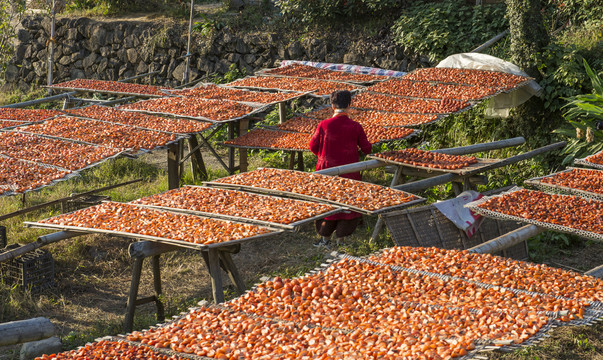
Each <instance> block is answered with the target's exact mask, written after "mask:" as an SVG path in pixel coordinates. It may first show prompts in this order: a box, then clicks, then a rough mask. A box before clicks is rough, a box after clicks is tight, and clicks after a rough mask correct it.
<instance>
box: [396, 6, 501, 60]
mask: <svg viewBox="0 0 603 360" xmlns="http://www.w3.org/2000/svg"><path fill="white" fill-rule="evenodd" d="M507 27H508V22H507V20H506V19H505V6H504V5H503V4H496V5H489V6H473V5H467V3H466V2H465V1H464V0H444V1H442V2H440V3H430V2H417V3H414V4H413V5H411V6H410V7H409V8H408V9H407V10H406V11H405V12H404V13H403V15H402V16H401V17H400V18H399V19H398V20H397V21H396V22H395V24H394V26H393V27H392V31H393V33H394V35H395V39H396V42H398V44H400V45H401V46H403V47H404V48H405V49H406V50H407V51H409V52H411V53H414V54H419V55H426V56H428V57H429V59H430V60H431V61H438V60H442V59H443V58H445V57H446V56H448V55H452V54H456V53H461V52H468V51H471V50H472V49H474V48H475V47H477V46H479V45H481V44H482V43H484V42H486V41H487V40H489V39H490V38H492V37H493V36H494V35H496V34H498V33H500V32H502V31H504V30H505V29H506V28H507Z"/></svg>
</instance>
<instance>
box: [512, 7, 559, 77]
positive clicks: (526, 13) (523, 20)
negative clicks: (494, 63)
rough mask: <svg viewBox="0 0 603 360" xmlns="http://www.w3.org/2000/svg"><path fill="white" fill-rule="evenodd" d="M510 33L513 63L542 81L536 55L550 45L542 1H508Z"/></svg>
mask: <svg viewBox="0 0 603 360" xmlns="http://www.w3.org/2000/svg"><path fill="white" fill-rule="evenodd" d="M506 4H507V18H508V20H509V33H510V36H511V61H512V62H513V63H514V64H516V65H517V66H519V67H520V68H522V69H523V70H524V71H525V72H526V73H528V75H530V76H533V77H534V78H536V79H540V73H539V72H538V66H537V65H538V64H537V61H536V57H535V56H534V55H536V54H538V53H540V52H541V51H542V50H543V49H544V47H545V46H547V45H548V43H549V34H548V32H547V30H546V28H545V26H544V21H543V18H542V13H541V11H540V10H541V9H542V7H541V3H540V0H506Z"/></svg>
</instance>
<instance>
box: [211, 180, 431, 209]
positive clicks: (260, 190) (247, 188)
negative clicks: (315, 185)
mask: <svg viewBox="0 0 603 360" xmlns="http://www.w3.org/2000/svg"><path fill="white" fill-rule="evenodd" d="M203 184H205V185H207V186H212V187H217V188H224V189H233V190H244V191H250V192H255V193H259V194H267V195H276V196H279V197H284V198H289V199H300V200H308V201H314V202H319V203H323V204H329V205H335V206H338V207H341V208H343V209H347V210H352V211H357V212H359V213H362V214H366V215H378V214H381V213H385V212H389V211H393V210H398V209H403V208H406V207H410V206H414V205H417V204H420V203H422V202H424V201H425V199H424V198H422V197H419V196H417V195H413V196H415V197H416V198H417V199H416V200H412V201H409V202H406V203H403V204H398V205H394V206H388V207H384V208H381V209H378V210H372V211H371V210H366V209H362V208H359V207H356V206H350V205H346V204H343V203H340V202H337V201H331V200H327V199H322V198H318V197H313V196H309V195H303V194H296V193H291V192H285V191H279V190H271V189H264V188H260V187H255V186H249V185H236V184H225V183H218V182H213V181H207V182H204V183H203Z"/></svg>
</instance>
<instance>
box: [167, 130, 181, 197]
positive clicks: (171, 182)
mask: <svg viewBox="0 0 603 360" xmlns="http://www.w3.org/2000/svg"><path fill="white" fill-rule="evenodd" d="M167 168H168V169H167V173H168V188H169V189H170V190H171V189H177V188H179V187H180V142H176V143H172V144H170V145H168V149H167Z"/></svg>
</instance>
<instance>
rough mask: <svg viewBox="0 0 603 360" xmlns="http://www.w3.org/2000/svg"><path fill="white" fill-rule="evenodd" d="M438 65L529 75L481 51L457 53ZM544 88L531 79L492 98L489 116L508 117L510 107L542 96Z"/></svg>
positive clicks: (488, 109)
mask: <svg viewBox="0 0 603 360" xmlns="http://www.w3.org/2000/svg"><path fill="white" fill-rule="evenodd" d="M436 67H448V68H455V69H476V70H491V71H500V72H505V73H510V74H515V75H521V76H529V75H528V74H526V73H525V72H523V71H522V70H521V69H520V68H519V67H518V66H517V65H515V64H512V63H510V62H508V61H504V60H502V59H499V58H497V57H494V56H490V55H486V54H479V53H463V54H455V55H451V56H449V57H447V58H446V59H444V60H442V61H441V62H440V63H439V64H438V65H437V66H436ZM541 93H542V88H541V87H540V85H538V83H537V82H536V81H533V80H532V81H530V82H529V83H528V84H527V85H526V86H522V87H520V88H518V89H517V90H515V91H512V92H510V93H506V94H499V95H496V96H495V97H493V98H492V99H491V100H490V103H489V105H488V108H487V109H486V116H488V117H508V116H509V109H511V108H514V107H517V106H519V105H521V104H523V103H524V102H526V101H528V99H529V98H531V97H532V96H540V95H541Z"/></svg>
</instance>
